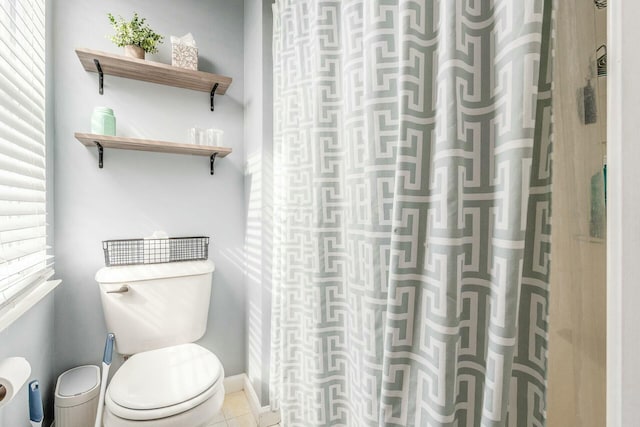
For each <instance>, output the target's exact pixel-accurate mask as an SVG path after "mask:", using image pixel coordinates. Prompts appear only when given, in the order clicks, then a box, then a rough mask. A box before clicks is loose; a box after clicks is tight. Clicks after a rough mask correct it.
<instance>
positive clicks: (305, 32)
mask: <svg viewBox="0 0 640 427" xmlns="http://www.w3.org/2000/svg"><path fill="white" fill-rule="evenodd" d="M552 28H553V4H552V0H527V1H513V0H491V1H484V0H276V4H275V5H274V116H275V117H274V138H275V140H274V219H275V221H274V222H275V227H274V247H273V253H274V258H273V279H274V283H273V284H274V286H273V288H274V291H273V292H274V294H273V327H272V331H273V336H272V364H271V365H272V368H271V369H272V372H271V387H270V391H271V399H272V405H274V406H275V407H280V409H281V411H282V420H283V421H282V424H283V425H284V426H287V427H289V426H304V427H308V426H349V427H359V426H459V427H462V426H465V427H466V426H509V427H521V426H543V425H544V424H545V389H546V367H547V329H548V328H547V322H548V291H549V289H548V283H549V271H550V265H549V263H550V259H549V250H550V236H551V228H550V227H551V205H550V201H551V131H552V109H551V107H552V106H551V89H552V70H551V65H552V60H551V57H552V48H553V37H552V36H553V31H552Z"/></svg>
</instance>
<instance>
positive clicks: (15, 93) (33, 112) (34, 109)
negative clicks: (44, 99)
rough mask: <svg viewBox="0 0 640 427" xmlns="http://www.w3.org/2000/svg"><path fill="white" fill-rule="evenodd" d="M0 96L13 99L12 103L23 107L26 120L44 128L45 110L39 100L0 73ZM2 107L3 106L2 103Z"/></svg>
mask: <svg viewBox="0 0 640 427" xmlns="http://www.w3.org/2000/svg"><path fill="white" fill-rule="evenodd" d="M0 98H8V99H10V100H12V102H13V104H12V105H19V106H20V107H21V108H22V111H23V113H22V114H21V115H22V116H24V117H25V120H26V121H28V122H29V123H33V124H34V126H38V127H39V128H40V129H44V111H41V110H40V106H39V105H38V101H37V100H34V99H32V98H30V97H29V96H28V95H27V94H26V93H24V92H22V91H21V90H20V89H18V88H17V87H16V86H14V85H12V84H9V82H8V81H7V79H6V78H5V77H4V76H2V74H0ZM0 107H2V105H1V104H0Z"/></svg>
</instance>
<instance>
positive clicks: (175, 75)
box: [76, 48, 233, 110]
mask: <svg viewBox="0 0 640 427" xmlns="http://www.w3.org/2000/svg"><path fill="white" fill-rule="evenodd" d="M76 54H77V55H78V59H80V62H81V63H82V66H83V67H84V69H85V70H87V71H89V72H92V73H98V74H99V75H100V82H99V84H100V86H99V89H100V93H101V94H102V93H103V83H102V82H103V79H104V77H103V75H104V74H106V75H111V76H117V77H124V78H127V79H134V80H141V81H145V82H151V83H157V84H161V85H165V86H174V87H179V88H184V89H191V90H197V91H200V92H209V93H210V94H211V102H212V110H213V95H214V94H216V95H224V94H225V93H226V92H227V89H228V88H229V86H230V85H231V82H232V80H233V79H232V78H231V77H227V76H221V75H219V74H212V73H206V72H204V71H194V70H187V69H184V68H179V67H173V66H171V65H168V64H162V63H160V62H154V61H148V60H144V59H137V58H130V57H128V56H123V55H115V54H112V53H106V52H100V51H97V50H91V49H84V48H79V49H76Z"/></svg>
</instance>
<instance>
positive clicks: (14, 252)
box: [0, 239, 46, 278]
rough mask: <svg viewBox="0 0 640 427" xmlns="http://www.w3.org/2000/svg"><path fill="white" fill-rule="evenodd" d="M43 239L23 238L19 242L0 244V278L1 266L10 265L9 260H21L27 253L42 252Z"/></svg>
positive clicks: (0, 274)
mask: <svg viewBox="0 0 640 427" xmlns="http://www.w3.org/2000/svg"><path fill="white" fill-rule="evenodd" d="M43 240H44V239H33V240H25V241H23V242H20V243H11V244H6V245H5V244H3V245H1V246H0V278H1V277H2V266H3V264H4V265H8V266H10V265H11V264H12V263H11V261H16V260H21V259H22V258H25V257H27V256H28V255H33V254H38V253H43V254H46V251H45V250H44V249H43V248H44V243H46V242H44V241H43Z"/></svg>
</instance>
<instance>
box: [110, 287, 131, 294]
mask: <svg viewBox="0 0 640 427" xmlns="http://www.w3.org/2000/svg"><path fill="white" fill-rule="evenodd" d="M127 292H129V286H127V285H122V286H120V289H118V290H115V291H107V293H108V294H125V293H127Z"/></svg>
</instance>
